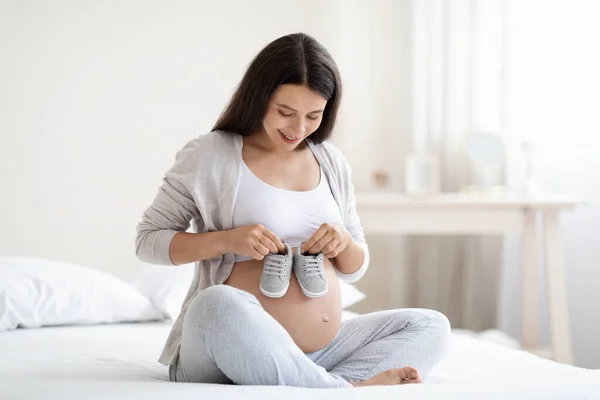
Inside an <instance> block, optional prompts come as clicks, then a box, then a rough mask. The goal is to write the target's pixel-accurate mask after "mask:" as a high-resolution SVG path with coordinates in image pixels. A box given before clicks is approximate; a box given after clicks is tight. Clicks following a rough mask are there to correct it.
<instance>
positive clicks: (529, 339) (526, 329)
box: [520, 209, 541, 350]
mask: <svg viewBox="0 0 600 400" xmlns="http://www.w3.org/2000/svg"><path fill="white" fill-rule="evenodd" d="M536 217H537V212H536V210H535V209H527V210H526V211H525V221H524V222H525V224H524V226H523V232H522V233H521V251H520V254H521V345H522V346H523V348H524V349H526V350H538V348H539V346H540V342H541V340H540V324H541V316H540V302H539V293H540V291H539V279H540V276H539V273H538V255H537V250H538V246H537V240H536V238H537V221H536Z"/></svg>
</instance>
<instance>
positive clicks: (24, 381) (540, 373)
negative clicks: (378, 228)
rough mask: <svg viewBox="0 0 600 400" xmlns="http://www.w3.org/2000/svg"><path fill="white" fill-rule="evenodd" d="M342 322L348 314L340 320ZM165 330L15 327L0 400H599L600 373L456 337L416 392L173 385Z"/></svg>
mask: <svg viewBox="0 0 600 400" xmlns="http://www.w3.org/2000/svg"><path fill="white" fill-rule="evenodd" d="M346 315H347V316H346V317H351V316H348V314H346ZM169 330H170V324H169V323H165V322H154V323H125V324H110V325H96V326H61V327H46V328H40V329H17V330H13V331H9V332H4V333H2V334H1V335H0V355H1V357H0V398H1V399H3V400H12V399H23V400H25V399H145V400H152V399H162V398H166V397H167V396H169V398H176V399H178V400H184V399H194V400H196V399H217V398H218V399H230V398H231V399H261V400H265V399H271V398H273V399H274V398H285V399H287V400H295V399H303V400H304V399H306V398H307V396H310V398H311V400H313V399H330V400H336V399H340V400H341V399H344V400H348V399H359V398H369V399H385V398H390V399H391V398H394V399H396V398H402V399H433V398H440V399H471V398H473V399H599V398H600V370H586V369H581V368H576V367H572V366H567V365H562V364H558V363H555V362H552V361H548V360H544V359H541V358H538V357H536V356H533V355H531V354H528V353H526V352H523V351H517V350H513V349H509V348H507V347H503V346H500V345H497V344H492V343H487V342H483V341H480V340H477V339H475V338H472V337H468V336H465V335H461V334H453V336H452V342H451V348H450V353H449V355H448V357H447V358H446V359H445V360H444V361H443V362H442V363H441V364H439V365H438V367H436V368H435V370H434V371H432V373H431V375H430V376H429V379H428V380H427V381H426V382H425V383H424V384H422V385H404V386H387V387H384V386H380V387H367V388H353V389H304V388H294V387H267V386H238V385H211V384H191V383H171V382H169V381H168V376H167V369H166V367H164V366H162V365H161V364H159V363H158V362H157V361H156V359H157V356H158V353H159V351H160V350H161V349H162V345H163V343H164V340H165V338H166V336H167V334H168V332H169Z"/></svg>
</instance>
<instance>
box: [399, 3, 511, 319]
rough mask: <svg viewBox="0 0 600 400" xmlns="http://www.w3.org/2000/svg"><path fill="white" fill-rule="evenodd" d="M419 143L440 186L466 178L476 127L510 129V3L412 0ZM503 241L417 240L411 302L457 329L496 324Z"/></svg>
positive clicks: (453, 186) (412, 249) (412, 242)
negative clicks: (436, 168) (432, 157)
mask: <svg viewBox="0 0 600 400" xmlns="http://www.w3.org/2000/svg"><path fill="white" fill-rule="evenodd" d="M413 12H414V14H413V17H414V18H413V21H414V28H413V29H414V30H413V45H414V47H413V56H414V58H413V59H414V64H413V68H412V70H413V71H414V75H413V95H414V97H413V130H412V131H413V148H414V150H415V151H418V152H430V153H434V154H436V155H437V157H438V160H439V164H440V172H441V176H440V185H441V190H442V191H444V192H456V191H459V190H461V188H462V187H463V186H464V185H465V184H473V183H477V182H473V181H467V177H468V175H466V174H464V171H465V168H466V167H467V165H466V159H465V156H464V154H463V151H462V148H463V145H464V141H465V139H466V138H467V135H468V134H470V133H471V132H487V133H494V134H498V135H502V134H503V132H504V126H503V121H504V108H505V107H504V104H503V103H504V98H505V96H504V87H505V85H504V63H505V56H504V54H505V46H504V43H505V31H506V29H505V19H506V4H505V0H451V1H450V0H445V1H444V0H416V1H414V2H413ZM501 258H502V238H500V237H465V236H461V237H456V236H454V237H431V236H425V237H412V238H409V239H408V241H407V261H408V264H407V268H408V271H410V273H409V276H408V279H409V282H410V283H409V285H410V286H411V288H410V296H408V298H409V299H410V304H409V306H413V307H427V308H434V309H437V310H440V311H442V312H444V313H445V314H446V315H447V316H448V317H449V319H450V321H451V322H452V324H453V326H454V327H461V328H467V329H475V330H481V329H486V328H492V327H496V326H497V316H498V297H499V282H500V268H501V262H502V260H501Z"/></svg>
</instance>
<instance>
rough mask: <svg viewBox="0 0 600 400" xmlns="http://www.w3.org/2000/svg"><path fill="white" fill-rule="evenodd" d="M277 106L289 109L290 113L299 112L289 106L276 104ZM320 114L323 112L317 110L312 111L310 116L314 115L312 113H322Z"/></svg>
mask: <svg viewBox="0 0 600 400" xmlns="http://www.w3.org/2000/svg"><path fill="white" fill-rule="evenodd" d="M275 104H276V105H278V106H279V107H283V108H287V109H288V110H290V111H294V112H298V110H296V109H294V108H292V107H290V106H287V105H285V104H282V103H275ZM320 112H323V110H315V111H311V112H309V114H312V113H320Z"/></svg>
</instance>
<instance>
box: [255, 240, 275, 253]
mask: <svg viewBox="0 0 600 400" xmlns="http://www.w3.org/2000/svg"><path fill="white" fill-rule="evenodd" d="M258 241H259V242H260V244H262V245H263V246H265V247H266V248H268V249H269V251H270V252H271V253H273V254H277V253H279V249H278V248H277V246H275V243H273V241H272V240H271V239H269V238H268V237H267V236H261V237H259V238H258Z"/></svg>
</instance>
